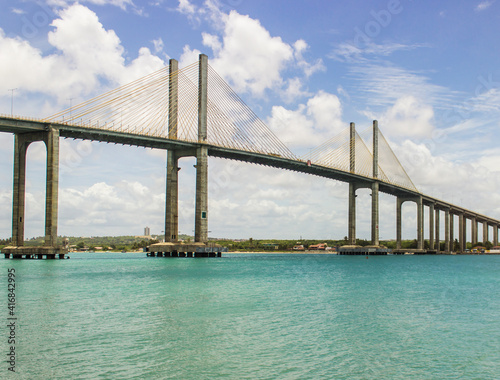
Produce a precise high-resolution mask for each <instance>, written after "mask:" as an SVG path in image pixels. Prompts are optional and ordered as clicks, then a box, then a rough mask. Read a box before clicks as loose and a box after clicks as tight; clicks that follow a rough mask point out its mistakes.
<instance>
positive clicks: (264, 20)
mask: <svg viewBox="0 0 500 380" xmlns="http://www.w3.org/2000/svg"><path fill="white" fill-rule="evenodd" d="M0 4H1V9H2V13H1V14H0V78H1V83H2V87H3V89H1V91H0V113H3V114H10V113H11V106H12V103H11V102H12V101H13V105H14V114H18V115H23V116H33V117H44V116H48V115H50V114H53V113H55V112H57V111H59V110H62V109H65V108H68V107H69V105H70V102H71V103H72V104H76V103H77V102H80V101H83V100H85V99H88V98H90V97H92V96H95V95H98V94H101V93H103V92H105V91H107V90H109V89H112V88H114V87H117V86H119V85H122V84H125V83H128V82H130V81H132V80H134V79H136V78H138V77H140V76H143V75H146V74H148V73H150V72H152V71H154V70H157V69H159V68H161V67H163V66H164V65H166V64H167V63H168V59H169V58H176V59H178V60H179V61H180V63H181V65H187V64H189V63H192V62H193V61H194V60H196V59H197V56H198V54H199V53H200V52H202V53H205V54H207V55H208V57H209V62H210V64H211V65H212V66H213V67H214V68H215V69H216V70H217V72H218V73H219V74H220V75H221V76H222V77H223V78H224V79H226V81H227V82H228V83H229V84H231V86H232V87H233V88H234V90H235V91H236V92H237V93H238V94H239V95H240V96H241V97H242V98H243V99H244V100H245V102H246V103H247V104H248V105H249V106H250V107H251V108H252V109H253V110H254V111H255V112H256V113H257V115H258V116H259V117H260V118H261V119H262V120H263V121H264V122H266V124H267V125H268V126H269V127H270V128H271V129H272V130H273V131H274V132H275V133H276V134H277V135H278V137H279V138H280V139H281V140H282V141H283V142H284V143H285V144H287V145H288V146H289V147H290V149H291V150H292V151H293V152H294V153H295V154H297V155H298V156H301V155H304V154H307V153H308V152H309V151H310V150H311V148H313V147H315V146H318V145H320V144H321V143H322V142H324V141H326V140H328V139H329V138H331V137H333V136H335V135H336V134H337V133H339V132H340V131H342V130H343V129H344V128H346V127H347V126H348V125H349V122H351V121H353V122H355V123H356V125H357V128H358V130H359V131H362V130H364V129H366V128H367V127H369V125H370V124H371V121H372V120H373V119H377V120H379V126H380V128H381V131H382V133H383V134H384V135H385V137H386V139H387V140H388V141H389V142H390V144H391V146H392V148H393V150H394V152H395V153H396V155H397V156H398V158H399V160H400V161H401V163H402V164H403V166H404V167H405V169H406V171H407V172H408V174H409V175H410V177H411V179H412V180H413V183H414V184H415V185H416V187H417V188H418V189H419V190H420V191H421V192H423V193H425V194H429V195H432V196H435V197H438V198H442V199H444V200H446V201H449V202H452V203H454V204H457V205H460V206H463V207H467V208H470V209H472V210H475V211H477V212H480V213H483V214H486V215H489V216H491V217H495V218H500V193H499V192H498V189H499V188H500V175H499V174H500V173H499V172H500V149H499V148H498V141H500V121H499V120H500V118H499V116H500V65H499V64H498V61H499V58H500V45H499V44H498V36H499V35H500V2H499V1H494V0H492V1H482V0H477V1H472V0H470V1H440V2H432V1H410V0H399V1H398V0H390V1H347V0H346V1H331V2H324V1H290V0H289V1H250V0H225V1H220V2H217V1H214V0H211V1H189V0H181V1H173V0H172V1H161V0H159V1H148V2H142V1H133V0H109V1H108V0H89V1H80V2H79V3H76V2H72V1H66V0H50V1H17V2H12V1H5V0H1V1H0ZM14 88H15V89H16V90H15V91H14V92H13V94H12V91H9V90H10V89H14ZM12 95H13V97H12ZM70 99H71V101H70ZM12 146H13V137H12V136H11V135H8V134H2V135H0V157H1V160H0V176H1V179H2V180H1V181H0V206H1V209H2V211H3V212H2V213H1V215H0V237H2V238H5V237H8V236H10V234H11V212H12V206H11V203H12V194H11V192H12V190H11V189H12V150H13V149H12ZM165 156H166V154H165V152H163V151H156V150H146V149H142V148H130V147H121V146H114V145H109V144H100V143H91V142H85V141H72V140H61V171H60V207H59V221H60V223H59V234H61V235H82V236H95V235H108V234H113V235H118V234H127V235H128V234H132V235H134V234H136V235H139V234H141V233H142V231H143V228H144V227H145V226H146V225H148V226H150V227H151V230H152V232H153V233H161V231H162V230H163V218H164V198H165V195H164V188H165ZM44 161H45V152H44V147H43V145H41V144H33V145H32V146H31V147H30V149H29V152H28V180H27V181H28V182H27V215H26V220H27V222H26V223H27V224H26V236H27V237H32V236H40V235H43V231H44V227H43V218H44V213H43V209H44V202H43V199H44V178H45V173H44ZM193 163H194V161H193V160H192V159H184V160H182V161H181V167H182V170H181V195H180V200H181V210H180V211H181V217H180V231H181V233H188V234H191V233H192V230H193V229H194V227H193V226H194V222H193V216H194V169H193V166H192V165H193ZM209 173H210V188H209V192H210V203H209V230H210V231H211V232H210V234H209V235H211V236H216V237H231V238H248V237H254V238H273V237H274V238H290V239H299V238H300V237H303V238H318V239H335V238H343V237H344V236H345V235H347V185H346V184H344V183H339V182H335V181H328V180H325V179H321V178H315V177H310V176H306V175H301V174H294V173H290V172H285V171H277V170H275V169H270V168H264V167H259V166H251V165H248V164H242V163H237V162H231V161H225V160H219V159H211V160H210V168H209ZM395 203H396V202H395V198H393V197H391V196H388V195H381V217H380V218H381V223H380V225H381V227H380V235H381V238H382V239H391V238H395V208H396V206H395ZM369 205H370V195H369V192H368V191H367V190H360V191H358V237H361V238H368V237H369V231H370V229H369V215H370V214H369V212H368V211H369ZM403 211H404V233H403V238H408V239H410V238H415V237H416V231H415V219H416V215H415V206H414V205H413V204H411V203H410V204H405V206H404V210H403ZM427 218H428V217H427V216H426V219H427ZM480 231H481V229H480Z"/></svg>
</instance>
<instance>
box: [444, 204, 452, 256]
mask: <svg viewBox="0 0 500 380" xmlns="http://www.w3.org/2000/svg"><path fill="white" fill-rule="evenodd" d="M444 251H445V252H446V253H449V252H451V248H450V209H448V208H447V209H445V210H444Z"/></svg>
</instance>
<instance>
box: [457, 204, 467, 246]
mask: <svg viewBox="0 0 500 380" xmlns="http://www.w3.org/2000/svg"><path fill="white" fill-rule="evenodd" d="M466 236H467V220H466V218H465V215H464V214H463V213H460V214H458V243H459V245H460V252H464V251H465V247H466V244H465V237H466Z"/></svg>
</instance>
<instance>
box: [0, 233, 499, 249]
mask: <svg viewBox="0 0 500 380" xmlns="http://www.w3.org/2000/svg"><path fill="white" fill-rule="evenodd" d="M66 238H67V239H68V240H69V245H70V246H74V248H76V249H77V250H88V251H96V250H102V251H115V252H116V251H118V252H120V251H127V252H129V251H137V250H142V248H144V247H147V246H148V245H150V244H154V243H158V242H159V241H161V239H162V236H160V235H153V236H152V239H145V238H144V237H142V236H140V237H136V236H93V237H73V236H71V237H70V236H60V237H58V244H60V245H62V244H63V241H64V239H66ZM179 238H180V240H182V241H185V242H192V241H193V240H194V239H193V237H192V236H188V235H180V236H179ZM10 242H11V239H3V240H2V239H0V250H1V249H2V248H3V247H6V246H8V245H9V244H10ZM43 242H44V237H43V236H40V237H36V238H31V239H29V240H27V241H25V245H26V246H41V245H43ZM210 243H216V244H220V245H221V246H223V247H227V248H228V250H229V251H232V252H263V251H281V252H283V251H291V250H292V249H293V247H294V246H295V245H303V246H304V247H305V248H306V249H307V247H309V246H310V245H315V244H320V243H326V244H327V246H328V247H338V246H343V245H347V244H348V241H347V237H344V239H342V240H317V239H302V240H279V239H253V238H249V239H241V240H231V239H211V240H210ZM357 244H358V245H360V246H363V247H364V246H367V245H370V244H371V242H370V241H369V240H363V239H358V240H357ZM380 244H381V245H383V246H385V247H387V248H391V249H395V248H396V241H395V240H383V241H381V242H380ZM453 245H454V247H453V248H454V249H453V250H455V251H457V250H458V247H459V245H458V240H457V239H455V240H454V244H453ZM479 246H482V247H485V248H486V249H490V248H491V247H492V243H491V242H489V241H487V242H485V243H482V242H478V243H475V244H474V245H473V244H471V243H467V249H472V248H474V247H479ZM428 247H429V241H428V240H425V241H424V248H428ZM401 248H402V249H412V248H417V240H416V239H413V240H403V241H402V243H401ZM441 250H444V242H441Z"/></svg>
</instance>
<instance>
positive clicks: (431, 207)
mask: <svg viewBox="0 0 500 380" xmlns="http://www.w3.org/2000/svg"><path fill="white" fill-rule="evenodd" d="M429 249H434V203H431V204H430V205H429Z"/></svg>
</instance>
